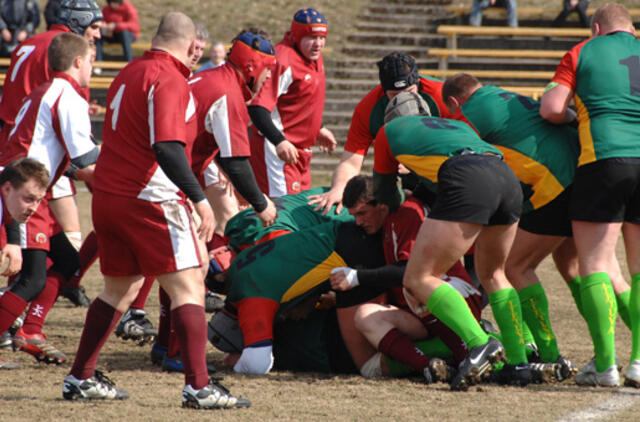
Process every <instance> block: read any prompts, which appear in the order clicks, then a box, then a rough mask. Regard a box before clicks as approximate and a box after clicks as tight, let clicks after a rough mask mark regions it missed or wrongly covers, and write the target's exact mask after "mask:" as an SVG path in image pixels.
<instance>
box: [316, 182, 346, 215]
mask: <svg viewBox="0 0 640 422" xmlns="http://www.w3.org/2000/svg"><path fill="white" fill-rule="evenodd" d="M342 190H343V189H337V188H331V189H330V190H329V191H327V192H325V193H322V194H320V195H311V196H310V197H309V202H308V204H309V205H315V207H314V208H313V210H314V211H320V210H322V215H327V213H328V212H329V210H330V209H331V207H332V206H334V205H335V206H336V214H340V212H341V211H342Z"/></svg>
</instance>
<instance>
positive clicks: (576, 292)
mask: <svg viewBox="0 0 640 422" xmlns="http://www.w3.org/2000/svg"><path fill="white" fill-rule="evenodd" d="M581 281H582V280H581V279H580V276H578V277H576V278H574V279H573V280H571V281H569V282H568V283H567V286H569V290H570V291H571V296H573V301H574V302H575V303H576V308H578V312H580V315H582V317H583V318H584V313H583V312H582V299H581V298H580V283H581Z"/></svg>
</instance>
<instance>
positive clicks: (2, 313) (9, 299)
mask: <svg viewBox="0 0 640 422" xmlns="http://www.w3.org/2000/svg"><path fill="white" fill-rule="evenodd" d="M27 305H28V303H27V302H26V301H25V300H24V299H22V298H21V297H20V296H18V295H17V294H15V293H13V292H12V291H11V290H7V291H5V292H4V294H3V295H2V297H0V334H2V333H4V332H5V331H7V330H8V329H9V327H11V325H13V322H14V321H15V320H16V319H17V318H18V317H19V316H20V315H22V311H24V310H25V308H26V307H27Z"/></svg>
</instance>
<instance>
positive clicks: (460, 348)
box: [422, 315, 469, 362]
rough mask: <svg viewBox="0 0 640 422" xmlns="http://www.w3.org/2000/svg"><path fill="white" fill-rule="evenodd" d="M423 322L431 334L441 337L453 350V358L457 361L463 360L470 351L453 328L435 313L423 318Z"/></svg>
mask: <svg viewBox="0 0 640 422" xmlns="http://www.w3.org/2000/svg"><path fill="white" fill-rule="evenodd" d="M422 324H423V325H424V326H425V328H426V329H427V331H428V332H429V334H433V335H434V336H436V337H438V338H440V340H442V342H443V343H444V344H445V345H446V346H447V347H448V348H449V350H451V353H453V358H454V359H455V360H456V362H462V360H464V358H465V357H466V356H467V354H468V353H469V349H467V345H466V344H465V343H464V341H463V340H462V339H461V338H460V336H458V335H457V334H456V333H455V332H454V331H453V330H452V329H451V328H449V327H447V326H446V325H445V324H444V323H443V322H442V321H440V320H439V319H438V318H436V317H435V316H433V315H429V316H428V317H426V318H423V319H422Z"/></svg>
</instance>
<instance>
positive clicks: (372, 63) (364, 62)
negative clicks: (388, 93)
mask: <svg viewBox="0 0 640 422" xmlns="http://www.w3.org/2000/svg"><path fill="white" fill-rule="evenodd" d="M399 51H402V52H404V51H403V50H399ZM382 57H383V56H380V57H373V56H371V57H367V56H362V57H345V58H341V59H340V60H333V61H325V62H324V64H325V71H328V70H329V69H334V68H363V69H375V70H376V72H377V71H378V66H377V65H376V63H378V62H379V61H380V60H381V59H382ZM414 58H415V59H416V64H417V65H418V67H421V66H428V65H433V64H435V63H437V62H438V60H437V58H435V57H422V58H416V57H414Z"/></svg>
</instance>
